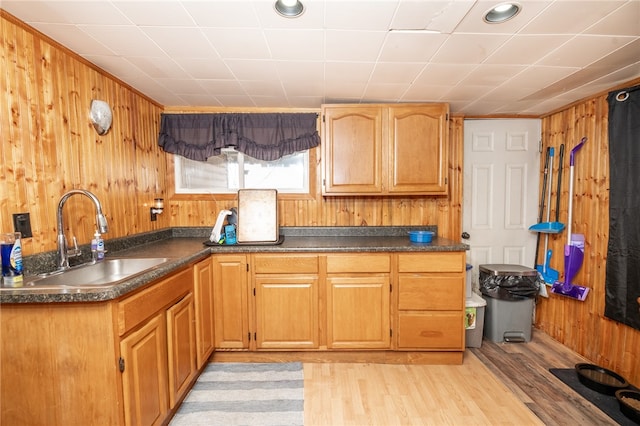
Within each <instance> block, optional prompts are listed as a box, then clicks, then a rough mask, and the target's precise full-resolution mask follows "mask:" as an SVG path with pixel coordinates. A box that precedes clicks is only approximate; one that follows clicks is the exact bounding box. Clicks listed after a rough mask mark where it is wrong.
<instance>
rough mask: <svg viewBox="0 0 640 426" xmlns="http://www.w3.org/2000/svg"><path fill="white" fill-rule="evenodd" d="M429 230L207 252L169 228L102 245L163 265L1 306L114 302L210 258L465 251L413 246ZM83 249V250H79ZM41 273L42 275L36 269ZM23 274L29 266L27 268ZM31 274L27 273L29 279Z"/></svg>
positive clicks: (359, 231)
mask: <svg viewBox="0 0 640 426" xmlns="http://www.w3.org/2000/svg"><path fill="white" fill-rule="evenodd" d="M411 229H420V230H425V229H428V230H433V231H436V232H437V228H436V227H432V226H431V227H430V226H424V227H419V228H417V227H318V228H315V227H308V228H307V227H296V228H281V230H280V231H281V232H280V233H281V235H283V237H284V240H283V241H282V242H281V243H280V244H277V245H274V244H269V245H261V244H256V245H248V244H244V245H216V246H213V247H209V246H205V245H204V244H203V243H204V242H205V241H207V240H208V237H209V234H210V232H211V230H210V228H172V229H168V230H162V231H156V232H150V233H146V234H140V235H137V236H135V237H128V238H119V239H114V240H106V242H105V245H106V247H107V249H108V253H107V256H106V259H109V258H123V257H129V258H148V257H166V258H170V259H169V260H168V261H167V262H165V263H163V264H161V265H159V266H157V267H155V268H153V269H151V270H148V271H147V272H144V273H142V274H139V275H137V276H134V277H132V278H130V279H127V280H122V281H120V282H117V283H116V284H115V285H113V286H107V287H104V286H101V287H96V288H93V289H84V288H83V289H77V288H76V289H74V288H70V287H65V288H60V289H50V290H42V289H38V287H37V286H31V287H27V286H25V287H22V288H16V289H13V288H1V289H0V303H55V302H100V301H107V300H112V299H117V298H119V297H121V296H123V295H125V294H127V293H129V292H131V291H133V290H135V289H138V288H140V287H143V286H145V285H146V284H148V283H150V282H152V281H155V280H157V279H159V278H162V277H163V276H165V275H168V274H170V273H172V272H174V271H177V270H179V269H181V268H182V267H184V266H187V265H190V264H192V263H194V262H197V261H198V260H201V259H204V258H206V257H207V256H209V255H210V254H211V253H282V252H314V253H328V252H336V253H341V252H352V253H353V252H363V253H364V252H433V251H466V250H468V249H469V247H468V246H467V245H466V244H463V243H460V242H455V241H452V240H448V239H445V238H439V237H434V239H433V241H432V242H431V243H427V244H420V243H411V242H410V241H409V237H408V235H407V233H408V230H411ZM81 249H82V247H81ZM51 256H52V254H51V253H46V254H43V255H38V256H33V257H32V258H28V257H27V258H25V263H26V264H28V265H30V267H31V268H30V269H31V270H32V271H33V272H34V274H35V273H40V272H43V271H47V270H52V269H53V268H51V269H49V268H50V266H49V265H50V262H51ZM39 268H40V271H38V269H39ZM25 269H27V270H28V269H29V268H27V265H25ZM28 273H29V271H27V274H28Z"/></svg>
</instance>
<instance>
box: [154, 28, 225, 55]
mask: <svg viewBox="0 0 640 426" xmlns="http://www.w3.org/2000/svg"><path fill="white" fill-rule="evenodd" d="M142 31H144V32H145V34H147V35H148V36H149V37H150V38H151V39H152V40H153V41H154V42H155V43H156V44H157V45H158V46H159V47H160V48H161V49H162V50H163V51H164V52H165V53H166V54H167V55H169V56H171V57H174V58H210V57H217V56H218V54H217V53H216V52H215V50H213V48H212V47H211V45H210V44H209V41H208V40H207V38H206V37H205V36H204V35H203V34H202V33H201V32H200V30H199V29H197V28H176V27H143V28H142Z"/></svg>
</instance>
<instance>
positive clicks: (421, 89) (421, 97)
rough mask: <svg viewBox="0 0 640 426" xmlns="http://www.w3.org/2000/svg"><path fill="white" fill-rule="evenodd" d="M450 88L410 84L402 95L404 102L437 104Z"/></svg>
mask: <svg viewBox="0 0 640 426" xmlns="http://www.w3.org/2000/svg"><path fill="white" fill-rule="evenodd" d="M450 90H451V87H450V86H434V85H421V84H415V83H414V84H412V85H411V87H409V88H408V89H407V91H406V92H404V94H403V95H402V98H401V100H402V101H405V102H437V101H439V100H441V99H443V97H444V96H445V95H446V94H447V93H449V91H450Z"/></svg>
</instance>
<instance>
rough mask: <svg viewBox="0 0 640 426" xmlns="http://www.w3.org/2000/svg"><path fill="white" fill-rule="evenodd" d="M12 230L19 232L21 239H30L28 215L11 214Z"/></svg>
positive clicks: (31, 234)
mask: <svg viewBox="0 0 640 426" xmlns="http://www.w3.org/2000/svg"><path fill="white" fill-rule="evenodd" d="M13 230H14V232H20V233H21V234H22V238H31V237H33V233H32V232H31V218H30V217H29V213H14V214H13Z"/></svg>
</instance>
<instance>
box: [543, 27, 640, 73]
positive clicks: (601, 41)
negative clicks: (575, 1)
mask: <svg viewBox="0 0 640 426" xmlns="http://www.w3.org/2000/svg"><path fill="white" fill-rule="evenodd" d="M631 41H633V38H631V37H626V36H617V37H603V36H591V35H578V36H575V37H574V38H573V39H571V40H569V41H568V42H566V43H565V44H563V45H562V46H560V47H559V48H558V49H556V50H554V51H553V52H551V53H550V54H549V55H547V56H545V57H544V58H542V59H541V60H540V61H538V62H537V65H549V66H561V67H585V66H587V65H589V64H590V63H592V62H595V61H597V60H598V59H599V58H601V57H602V56H605V55H607V54H608V53H611V52H613V51H615V50H617V49H619V48H621V47H622V46H624V45H625V44H629V43H630V42H631Z"/></svg>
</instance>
